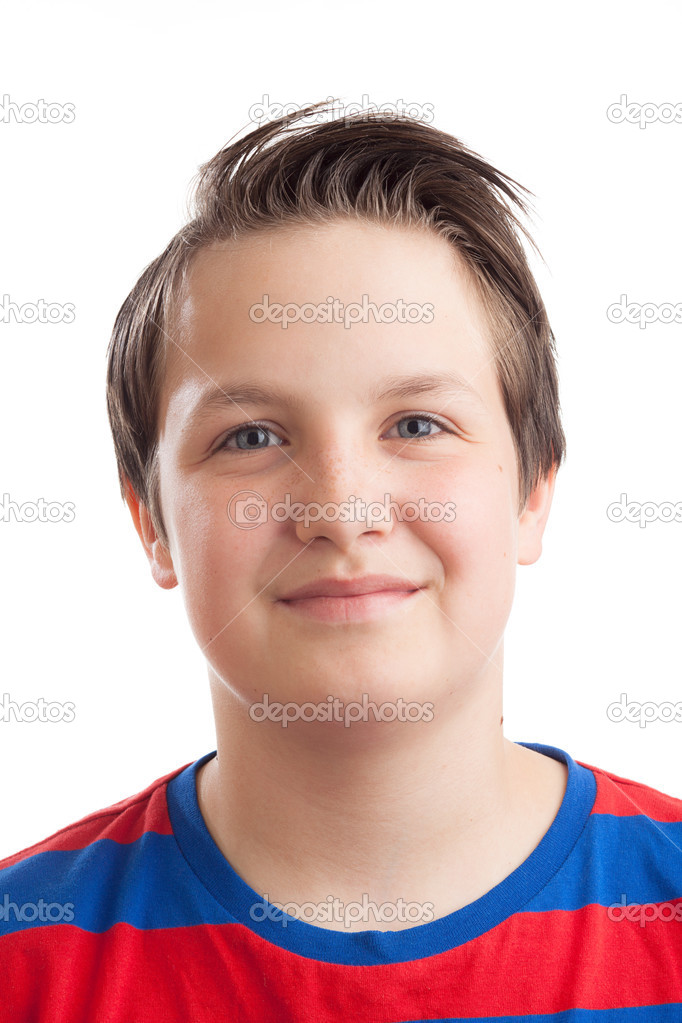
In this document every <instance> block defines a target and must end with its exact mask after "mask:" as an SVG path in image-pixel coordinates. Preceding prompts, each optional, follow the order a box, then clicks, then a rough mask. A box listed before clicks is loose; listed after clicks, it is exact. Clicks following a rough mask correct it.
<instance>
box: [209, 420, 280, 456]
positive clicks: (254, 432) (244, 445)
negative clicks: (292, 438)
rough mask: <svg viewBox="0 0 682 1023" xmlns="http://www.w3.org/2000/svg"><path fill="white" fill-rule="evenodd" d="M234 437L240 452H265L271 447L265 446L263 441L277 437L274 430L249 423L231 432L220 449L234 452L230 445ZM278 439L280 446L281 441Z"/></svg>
mask: <svg viewBox="0 0 682 1023" xmlns="http://www.w3.org/2000/svg"><path fill="white" fill-rule="evenodd" d="M233 437H234V438H235V439H236V442H237V450H239V451H264V450H265V447H267V446H269V445H263V441H267V440H268V438H269V437H276V435H275V434H274V433H273V432H272V430H268V429H267V428H266V427H265V425H264V424H263V423H247V424H245V425H243V426H235V428H234V429H233V430H230V432H229V433H228V434H227V436H226V437H225V440H224V441H223V442H222V444H221V445H220V449H222V448H227V449H228V450H230V451H234V450H235V448H233V447H232V446H231V445H230V444H228V441H231V440H232V438H233ZM276 439H277V441H278V445H280V444H281V443H282V442H281V440H280V439H279V438H276Z"/></svg>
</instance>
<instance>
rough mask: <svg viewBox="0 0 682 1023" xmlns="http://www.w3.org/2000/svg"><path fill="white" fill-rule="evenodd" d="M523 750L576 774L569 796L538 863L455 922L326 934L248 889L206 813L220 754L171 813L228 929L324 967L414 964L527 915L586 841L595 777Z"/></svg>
mask: <svg viewBox="0 0 682 1023" xmlns="http://www.w3.org/2000/svg"><path fill="white" fill-rule="evenodd" d="M517 745H519V746H525V747H526V748H527V749H531V750H535V751H536V752H537V753H542V754H544V755H545V756H549V757H552V758H553V759H554V760H558V761H559V762H561V763H563V764H565V765H566V766H567V767H568V778H567V781H566V791H565V792H564V797H563V799H562V801H561V806H560V807H559V810H558V812H557V815H556V817H555V818H554V820H553V822H552V824H551V825H550V827H549V830H548V831H547V832H546V833H545V835H544V836H543V837H542V839H541V840H540V842H539V844H538V845H537V846H536V847H535V849H534V850H533V852H532V853H531V854H530V856H528V857H527V858H526V859H525V860H524V861H523V863H521V864H520V865H519V866H518V867H517V868H516V869H515V870H513V871H512V873H511V874H509V875H508V876H507V877H506V878H505V879H504V880H503V881H501V882H500V883H499V884H497V885H495V887H494V888H491V889H490V891H488V892H486V894H485V895H482V896H481V897H480V898H478V899H476V900H475V901H474V902H471V903H469V904H468V905H466V906H463V907H462V908H461V909H457V910H454V912H452V913H449V914H448V915H447V916H444V917H441V918H439V919H437V920H431V921H429V922H427V923H421V924H415V925H414V926H413V927H408V928H405V929H403V930H398V931H381V930H366V931H351V932H348V933H347V932H344V931H336V930H328V929H327V928H326V927H318V926H315V925H314V924H310V923H306V922H305V921H303V920H298V919H297V918H296V917H293V916H289V914H286V913H283V912H282V911H281V910H279V909H278V908H277V907H276V906H274V905H273V904H272V903H269V902H267V901H266V900H265V899H263V898H262V896H260V895H259V894H258V893H257V892H256V891H254V889H253V888H251V887H250V886H249V885H248V884H246V882H245V881H243V880H242V878H241V877H240V876H239V875H238V874H237V872H236V871H235V870H234V868H233V867H232V866H231V864H230V863H229V861H228V860H226V859H225V857H224V856H223V854H222V852H221V851H220V849H219V848H218V846H217V845H216V843H215V842H214V840H213V838H212V836H211V834H210V832H209V830H208V828H207V827H206V823H205V821H204V818H203V816H202V814H201V810H200V809H199V801H198V798H197V790H196V777H197V771H198V770H199V768H200V767H202V766H203V764H205V763H207V762H208V761H209V760H211V759H212V758H213V757H215V756H216V750H213V752H212V753H207V754H206V755H205V756H203V757H200V758H199V759H198V760H196V761H195V762H194V763H193V764H190V765H189V766H188V767H186V768H184V770H182V771H181V772H180V773H179V774H177V775H176V776H175V777H174V778H172V779H171V780H170V781H169V782H168V785H167V800H168V812H169V816H170V821H171V825H172V828H173V834H174V836H175V840H176V841H177V843H178V846H179V848H180V851H181V852H182V855H183V856H184V858H185V860H186V861H187V863H188V864H189V866H190V868H191V870H192V871H193V872H194V874H195V875H196V877H197V878H198V880H199V881H200V883H201V884H202V885H203V886H204V888H206V890H207V891H208V892H209V893H210V895H211V896H212V897H213V898H214V899H215V900H216V901H217V902H218V903H219V904H220V905H221V906H222V907H223V908H224V909H225V911H226V913H227V914H228V918H229V919H228V921H226V922H230V920H231V921H234V922H236V923H239V924H242V925H243V926H244V927H247V928H248V929H249V930H250V931H252V932H253V933H254V934H257V935H259V936H260V937H261V938H263V939H264V940H266V941H268V942H270V943H271V944H273V945H277V946H278V947H280V948H282V949H286V950H288V951H290V952H293V953H295V954H297V955H300V956H304V957H306V958H309V959H316V960H319V961H322V962H328V963H339V964H346V965H372V964H377V963H401V962H408V961H410V960H414V959H423V958H426V957H428V956H433V955H438V954H439V953H441V952H445V951H447V950H449V949H451V948H455V947H457V946H458V945H463V944H465V942H468V941H471V940H472V939H474V938H477V937H479V936H480V935H481V934H484V933H485V932H486V931H489V930H491V929H492V928H493V927H496V926H497V925H498V924H500V923H502V922H503V921H504V920H505V919H507V918H508V917H510V916H512V915H513V914H514V913H517V912H519V911H520V910H521V909H522V908H523V906H525V905H526V903H528V902H529V901H530V900H531V899H532V898H533V897H534V896H535V895H537V894H538V893H539V892H540V891H541V889H542V888H544V887H545V885H546V884H547V883H548V882H549V881H550V880H551V878H552V877H553V876H554V875H555V874H556V872H557V871H558V870H559V869H560V867H561V866H562V865H563V863H564V862H565V861H566V859H567V857H568V856H569V855H570V853H571V850H572V849H573V847H574V845H575V843H576V842H577V840H578V838H579V837H580V834H581V833H582V830H583V828H584V826H585V824H586V822H587V819H588V817H589V815H590V813H591V810H592V807H593V805H594V800H595V796H596V790H597V783H596V780H595V777H594V774H593V772H592V771H591V770H589V769H588V768H586V767H583V766H582V765H580V764H577V763H576V762H575V761H574V760H573V759H572V757H570V756H569V754H568V753H566V752H565V751H564V750H561V749H558V748H556V747H554V746H546V745H542V744H540V743H531V742H519V743H517ZM252 914H253V915H252ZM254 917H256V919H254Z"/></svg>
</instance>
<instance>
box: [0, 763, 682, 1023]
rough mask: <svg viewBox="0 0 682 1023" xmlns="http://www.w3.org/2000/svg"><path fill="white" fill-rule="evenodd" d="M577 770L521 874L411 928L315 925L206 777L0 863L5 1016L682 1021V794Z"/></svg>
mask: <svg viewBox="0 0 682 1023" xmlns="http://www.w3.org/2000/svg"><path fill="white" fill-rule="evenodd" d="M522 745H525V746H528V747H529V748H530V749H534V750H536V751H538V752H539V753H543V754H545V755H546V756H551V757H554V758H555V759H556V760H559V761H562V762H564V763H566V764H567V766H568V780H567V787H566V792H565V795H564V798H563V801H562V804H561V807H560V809H559V812H558V814H557V816H556V817H555V819H554V821H553V823H552V825H551V827H550V828H549V830H548V831H547V833H546V834H545V836H544V837H543V839H542V841H541V842H540V844H539V845H538V846H537V847H536V849H535V850H534V851H533V852H532V853H531V855H530V856H529V857H528V858H527V859H526V860H525V861H524V862H523V863H522V864H521V865H520V866H519V867H518V868H517V869H516V870H514V871H513V873H511V874H510V875H509V876H508V877H507V878H506V879H505V880H504V881H502V882H501V883H500V884H498V885H496V887H495V888H493V889H491V890H490V891H489V892H487V893H486V894H485V895H483V896H482V897H481V898H479V899H477V900H476V901H475V902H473V903H471V904H469V905H467V906H465V907H464V908H462V909H459V910H457V911H456V912H454V913H451V914H449V915H448V916H445V917H441V918H440V919H435V920H431V921H430V922H426V923H419V924H417V925H415V926H408V927H406V928H405V929H402V930H394V931H391V930H385V929H384V930H382V929H371V930H370V929H368V930H363V931H349V930H345V931H344V930H343V926H342V925H341V926H340V928H339V929H334V930H332V929H328V928H326V927H321V926H315V925H314V924H312V923H307V922H305V920H301V919H297V918H295V917H294V916H291V915H289V914H287V913H285V912H282V911H281V910H280V909H278V908H277V907H276V906H274V905H273V904H271V903H269V902H268V901H267V900H266V899H264V898H263V897H262V896H260V895H258V894H257V893H256V892H255V891H254V890H253V889H252V888H250V887H249V886H248V885H247V884H246V883H245V882H244V881H243V880H242V879H241V878H240V877H239V875H238V874H237V873H236V872H235V871H234V870H233V869H232V867H231V866H230V864H229V863H228V861H227V860H226V859H225V857H224V856H223V855H222V853H221V852H220V850H219V849H218V847H217V846H216V844H215V842H214V841H213V839H212V838H211V835H210V834H209V831H208V829H207V827H206V825H205V823H204V820H203V818H202V816H201V813H200V810H199V805H198V802H197V794H196V773H197V769H198V768H199V767H200V766H201V765H202V764H204V763H205V762H206V761H207V760H209V759H210V758H211V757H213V756H215V752H213V753H209V754H207V755H206V756H204V757H202V758H201V759H200V760H197V761H196V762H195V763H193V764H190V765H188V766H186V767H184V768H180V769H178V770H176V771H174V772H173V773H172V774H169V775H166V776H165V777H163V778H160V779H159V780H158V781H155V782H154V783H153V784H152V785H150V786H149V787H148V788H147V789H145V790H144V791H143V792H140V793H139V794H138V795H136V796H132V797H131V798H129V799H125V800H123V801H121V802H119V803H116V804H115V805H114V806H111V807H109V808H108V809H106V810H100V811H98V812H97V813H93V814H90V815H89V816H88V817H85V818H84V819H83V820H81V821H79V822H78V823H76V824H72V825H71V826H69V827H67V828H64V829H62V830H61V831H59V832H57V833H56V834H55V835H53V836H52V837H50V838H48V839H46V840H45V841H44V842H41V843H39V844H38V845H35V846H32V847H31V848H30V849H26V850H24V851H23V852H21V853H19V854H17V855H15V856H12V857H10V858H9V859H6V860H4V861H2V862H0V1020H1V1021H2V1023H222V1021H228V1020H229V1021H248V1023H251V1021H254V1023H255V1021H258V1023H263V1021H266V1023H270V1021H272V1023H294V1021H296V1023H303V1021H306V1023H340V1021H341V1023H345V1021H356V1020H359V1021H362V1023H408V1021H409V1023H421V1021H427V1020H428V1021H432V1023H434V1021H441V1023H444V1021H449V1023H454V1021H460V1020H462V1021H464V1020H467V1021H472V1020H496V1021H497V1023H511V1021H518V1020H529V1021H538V1023H540V1021H542V1023H549V1021H557V1023H559V1021H561V1023H568V1021H580V1023H668V1021H672V1020H675V1021H682V852H681V850H682V801H681V800H678V799H675V798H673V797H672V796H667V795H664V794H663V793H661V792H658V791H656V790H654V789H652V788H649V787H647V786H646V785H641V784H638V783H636V782H633V781H628V780H626V779H624V778H620V777H618V776H616V775H613V774H610V773H608V772H606V771H602V770H599V769H598V768H594V767H590V766H588V765H586V764H582V763H579V762H576V761H574V760H572V758H571V757H570V756H568V754H566V753H564V752H563V751H562V750H559V749H555V748H554V747H551V746H542V745H538V744H535V743H523V744H522Z"/></svg>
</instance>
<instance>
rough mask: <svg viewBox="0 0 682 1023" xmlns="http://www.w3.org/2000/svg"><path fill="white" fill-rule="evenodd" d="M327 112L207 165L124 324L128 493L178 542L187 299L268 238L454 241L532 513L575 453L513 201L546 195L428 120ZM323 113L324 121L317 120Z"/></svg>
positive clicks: (120, 456) (112, 376)
mask: <svg viewBox="0 0 682 1023" xmlns="http://www.w3.org/2000/svg"><path fill="white" fill-rule="evenodd" d="M334 102H335V103H336V101H334ZM327 106H328V102H323V103H315V104H312V105H310V106H307V107H303V108H301V109H300V110H297V111H295V112H293V113H291V114H287V115H285V116H284V117H280V118H278V119H277V120H274V121H270V122H267V123H265V124H263V125H261V126H259V127H258V128H256V129H255V130H254V131H251V132H250V133H249V134H247V135H246V136H245V137H244V138H242V139H240V140H238V141H236V142H232V143H231V144H228V145H226V146H225V147H224V148H223V149H221V150H220V152H218V153H217V154H216V155H215V156H214V157H213V159H212V160H209V162H208V163H206V164H203V165H202V166H201V167H200V169H199V175H198V180H197V182H196V189H195V193H194V200H193V209H192V208H190V210H189V215H190V218H191V219H190V220H189V221H188V223H187V224H186V225H185V226H184V227H183V228H182V229H181V230H180V231H179V232H178V233H177V234H176V235H175V236H174V237H173V238H172V239H171V241H170V242H169V244H168V246H167V247H166V249H165V250H164V251H163V252H162V253H161V255H160V256H158V257H157V258H156V259H155V260H154V261H153V262H152V263H150V264H149V265H148V266H147V267H146V268H145V270H144V271H143V273H142V274H141V276H140V278H139V279H138V281H137V282H136V284H135V286H134V287H133V289H132V291H131V292H130V294H129V295H128V297H127V298H126V300H125V302H124V303H123V305H122V306H121V308H120V310H119V312H118V315H117V317H116V321H115V324H114V329H113V332H112V337H111V341H110V344H109V349H108V352H107V359H108V365H107V409H108V414H109V422H110V425H111V430H112V434H113V438H114V445H115V448H116V459H117V463H118V475H119V482H120V485H121V493H122V494H123V496H124V497H125V493H126V484H127V481H129V483H130V486H131V487H132V489H133V491H134V493H135V494H136V495H137V497H138V499H139V500H140V501H142V503H143V504H145V505H146V506H147V508H148V509H149V512H150V515H151V518H152V522H153V524H154V527H155V529H156V532H157V535H158V536H159V538H160V539H161V541H162V542H163V543H164V544H165V545H166V546H167V545H168V538H167V534H166V531H165V527H164V524H163V519H162V516H161V508H160V500H159V476H158V457H157V454H158V429H159V425H160V424H159V423H158V408H159V397H160V392H161V387H162V384H163V378H164V374H165V367H166V357H167V350H168V343H169V342H168V338H169V334H170V331H171V329H172V327H171V324H172V314H173V308H174V306H173V303H174V301H175V300H176V299H177V298H178V295H179V292H180V289H181V287H182V285H183V284H184V282H185V280H186V274H187V269H188V267H189V265H190V264H191V261H192V259H193V257H194V256H195V254H196V253H197V252H198V251H199V250H200V249H202V248H203V247H205V246H207V245H209V244H211V243H212V242H223V241H227V240H230V239H232V240H235V239H237V238H240V237H242V236H244V235H245V234H248V233H251V232H255V231H261V230H268V229H273V228H275V227H278V226H284V225H292V224H306V225H313V224H320V223H331V222H333V221H338V220H339V219H341V218H348V217H353V218H356V219H358V220H360V221H365V222H371V223H379V224H384V225H387V224H388V225H391V224H394V225H396V226H401V227H414V228H427V229H431V230H432V231H434V232H436V233H437V234H438V235H439V236H441V237H443V238H445V240H446V241H448V242H449V244H451V245H452V247H453V248H454V249H455V250H456V251H457V252H458V253H459V255H460V256H461V257H462V258H463V261H464V265H465V267H466V269H467V272H468V275H469V277H470V279H471V281H472V282H473V284H474V287H475V290H476V292H477V294H478V296H479V298H480V300H481V303H482V305H483V308H484V310H485V313H486V317H487V321H488V323H489V326H490V341H491V353H492V355H493V357H494V359H495V362H496V369H497V378H498V382H499V385H500V390H501V393H502V396H503V400H504V404H505V409H506V414H507V419H508V421H509V426H510V429H511V433H512V435H513V438H514V445H515V449H516V456H517V464H518V479H519V512H520V511H521V510H522V509H523V508H524V507H525V504H526V501H527V500H528V497H529V495H530V493H531V492H532V490H533V488H534V487H535V486H536V484H537V483H538V482H539V480H540V479H542V478H544V477H545V476H547V475H548V473H549V472H550V471H551V470H552V469H556V468H558V466H559V465H560V464H561V461H562V459H563V457H564V452H565V438H564V433H563V430H562V427H561V420H560V414H559V396H558V380H557V371H556V364H555V346H554V335H553V334H552V331H551V329H550V326H549V323H548V320H547V315H546V311H545V306H544V303H543V301H542V299H541V297H540V293H539V290H538V287H537V284H536V282H535V279H534V278H533V275H532V273H531V271H530V268H529V266H528V262H527V260H526V256H525V253H524V249H523V246H522V244H521V241H520V234H519V232H521V233H522V234H523V235H524V236H525V238H526V239H527V240H528V241H529V242H530V244H531V245H532V246H533V248H535V246H534V243H533V240H532V238H531V237H530V235H529V234H528V232H527V230H526V229H525V227H524V226H523V225H522V224H521V222H520V221H519V219H518V218H517V217H516V215H515V213H514V212H513V208H512V207H511V206H510V205H509V203H508V201H507V200H511V202H512V203H513V204H514V205H515V206H516V207H517V209H518V210H519V211H520V212H521V213H523V214H526V213H527V212H528V204H527V201H526V200H525V199H524V198H523V196H522V194H521V193H522V192H525V193H526V194H527V195H531V194H532V193H530V192H529V191H528V189H526V188H524V187H523V186H521V185H519V184H518V183H517V182H516V181H514V180H513V179H512V178H509V177H508V176H507V175H505V174H503V173H502V172H500V171H498V170H496V169H495V168H494V167H492V166H491V165H490V164H488V163H486V161H485V160H483V159H482V158H481V157H480V156H479V155H478V154H477V153H474V152H473V151H471V150H469V149H467V148H466V147H465V146H464V145H463V144H462V143H461V142H460V141H459V140H458V139H456V138H454V137H453V136H451V135H448V134H446V133H444V132H442V131H439V130H437V129H436V128H434V127H432V126H431V125H429V124H426V123H423V122H422V121H418V120H414V119H412V118H409V117H402V116H399V115H393V114H389V113H383V112H381V111H379V112H360V113H359V114H356V115H354V116H347V117H337V118H335V119H332V120H323V121H322V122H321V123H320V121H319V116H320V113H321V112H323V113H326V112H327V111H326V110H325V108H326V107H327ZM333 107H334V104H332V109H333ZM311 115H313V116H314V118H315V122H314V123H313V124H310V123H305V119H306V118H310V116H311ZM505 197H506V198H505ZM536 251H537V250H536Z"/></svg>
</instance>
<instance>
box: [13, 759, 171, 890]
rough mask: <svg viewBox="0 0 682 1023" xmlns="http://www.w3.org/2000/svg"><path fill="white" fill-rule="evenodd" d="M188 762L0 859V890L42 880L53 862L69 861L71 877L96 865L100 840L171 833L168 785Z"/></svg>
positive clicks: (132, 840)
mask: <svg viewBox="0 0 682 1023" xmlns="http://www.w3.org/2000/svg"><path fill="white" fill-rule="evenodd" d="M186 766H188V765H183V767H180V768H177V769H176V770H175V771H171V772H170V773H169V774H166V775H164V776H163V777H161V778H157V779H156V781H154V782H152V783H151V785H148V786H147V787H146V788H145V789H143V790H142V791H141V792H137V793H136V794H135V795H132V796H128V797H127V798H126V799H122V800H120V801H119V802H117V803H113V804H112V805H111V806H107V807H105V808H103V809H101V810H96V811H94V812H93V813H90V814H88V815H87V816H86V817H83V818H81V820H79V821H76V822H74V823H73V824H69V825H67V826H66V827H64V828H60V830H59V831H56V832H55V833H54V834H53V835H50V836H48V837H47V838H45V839H43V840H42V841H40V842H37V843H35V844H34V845H32V846H29V847H28V848H26V849H22V850H21V851H19V852H17V853H15V854H13V855H12V856H8V857H6V858H5V859H3V860H0V880H1V881H2V882H3V887H4V890H7V886H8V885H9V884H15V883H18V882H23V883H22V887H24V884H25V883H28V882H30V878H31V877H35V879H36V880H38V879H40V880H41V882H42V883H43V884H44V882H45V880H46V879H47V877H48V876H49V874H50V873H51V865H54V866H55V867H57V865H59V867H60V868H61V869H63V868H64V867H65V866H66V864H67V863H68V865H69V869H70V871H71V872H72V877H73V872H74V871H78V870H79V868H85V867H87V866H91V867H92V868H94V867H95V862H96V860H97V857H95V856H94V855H93V851H94V850H95V848H96V847H97V846H98V845H99V846H100V847H103V846H106V845H107V844H109V845H112V844H114V845H116V846H121V847H128V848H132V847H133V846H134V845H135V844H136V843H138V841H139V840H140V839H142V838H144V836H146V835H172V834H173V828H172V825H171V821H170V817H169V814H168V803H167V800H166V786H167V784H168V782H169V781H170V780H171V778H174V777H175V776H176V775H177V774H179V773H180V772H181V771H183V770H184V769H185V767H186Z"/></svg>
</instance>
